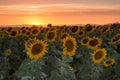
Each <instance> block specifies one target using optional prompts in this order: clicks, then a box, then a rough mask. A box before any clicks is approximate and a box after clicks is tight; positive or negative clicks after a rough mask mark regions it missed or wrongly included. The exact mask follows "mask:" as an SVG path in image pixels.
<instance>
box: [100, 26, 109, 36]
mask: <svg viewBox="0 0 120 80" xmlns="http://www.w3.org/2000/svg"><path fill="white" fill-rule="evenodd" d="M110 28H111V27H110V26H108V25H105V26H103V27H102V28H101V33H102V34H104V33H106V32H108V31H110Z"/></svg>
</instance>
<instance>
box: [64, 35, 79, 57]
mask: <svg viewBox="0 0 120 80" xmlns="http://www.w3.org/2000/svg"><path fill="white" fill-rule="evenodd" d="M63 46H64V49H63V51H64V55H68V56H74V55H75V52H76V50H77V42H76V39H75V38H73V37H71V36H69V37H66V38H65V39H64V40H63Z"/></svg>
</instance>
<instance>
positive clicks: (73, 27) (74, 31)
mask: <svg viewBox="0 0 120 80" xmlns="http://www.w3.org/2000/svg"><path fill="white" fill-rule="evenodd" d="M70 29H71V32H72V33H73V34H77V33H78V31H79V27H78V26H72V27H71V28H70Z"/></svg>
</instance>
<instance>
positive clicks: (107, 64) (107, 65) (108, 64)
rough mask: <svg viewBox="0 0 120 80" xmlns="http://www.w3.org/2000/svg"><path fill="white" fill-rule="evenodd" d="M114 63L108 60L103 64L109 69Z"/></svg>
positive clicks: (112, 60) (113, 60)
mask: <svg viewBox="0 0 120 80" xmlns="http://www.w3.org/2000/svg"><path fill="white" fill-rule="evenodd" d="M114 63H115V59H108V60H106V61H104V62H103V65H104V67H109V66H111V65H113V64H114Z"/></svg>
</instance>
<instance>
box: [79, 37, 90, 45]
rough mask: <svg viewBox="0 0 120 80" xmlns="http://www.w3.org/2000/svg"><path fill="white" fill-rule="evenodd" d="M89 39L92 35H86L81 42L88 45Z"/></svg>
mask: <svg viewBox="0 0 120 80" xmlns="http://www.w3.org/2000/svg"><path fill="white" fill-rule="evenodd" d="M89 40H90V37H84V38H83V39H82V40H81V44H82V45H83V46H87V44H88V42H89Z"/></svg>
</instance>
